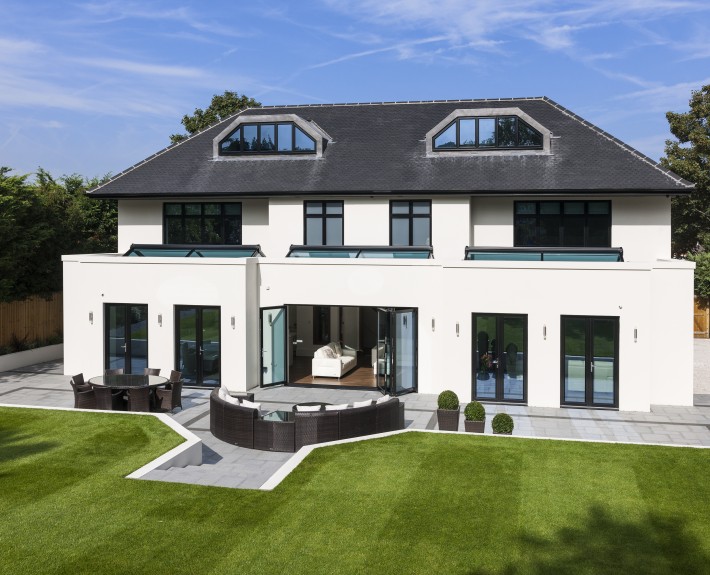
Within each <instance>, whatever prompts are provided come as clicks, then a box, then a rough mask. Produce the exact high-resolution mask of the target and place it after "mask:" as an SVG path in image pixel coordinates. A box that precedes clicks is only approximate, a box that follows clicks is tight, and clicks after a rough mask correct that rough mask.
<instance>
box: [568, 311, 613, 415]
mask: <svg viewBox="0 0 710 575" xmlns="http://www.w3.org/2000/svg"><path fill="white" fill-rule="evenodd" d="M561 380H562V384H561V397H560V402H561V403H562V404H564V405H577V406H589V407H619V318H618V317H588V316H562V366H561Z"/></svg>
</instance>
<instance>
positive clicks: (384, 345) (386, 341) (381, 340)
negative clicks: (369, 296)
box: [375, 309, 392, 394]
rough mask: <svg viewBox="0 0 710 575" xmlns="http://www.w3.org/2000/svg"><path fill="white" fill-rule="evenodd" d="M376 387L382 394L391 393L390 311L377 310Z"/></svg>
mask: <svg viewBox="0 0 710 575" xmlns="http://www.w3.org/2000/svg"><path fill="white" fill-rule="evenodd" d="M375 374H376V378H377V387H378V388H379V389H380V391H381V392H382V393H385V394H388V393H390V391H391V389H392V388H391V374H392V339H391V337H390V311H389V310H387V309H378V310H377V365H376V366H375Z"/></svg>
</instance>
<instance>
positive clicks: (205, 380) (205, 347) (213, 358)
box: [197, 307, 220, 386]
mask: <svg viewBox="0 0 710 575" xmlns="http://www.w3.org/2000/svg"><path fill="white" fill-rule="evenodd" d="M200 312H201V315H202V317H201V320H202V321H201V324H202V325H201V333H200V335H201V336H202V340H201V342H200V343H201V345H200V349H198V350H197V351H198V354H199V355H200V356H201V359H202V361H201V362H200V363H201V365H202V381H201V384H202V385H210V386H219V385H220V331H219V309H218V308H214V307H208V308H202V309H201V310H200Z"/></svg>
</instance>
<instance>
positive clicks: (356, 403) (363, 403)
mask: <svg viewBox="0 0 710 575" xmlns="http://www.w3.org/2000/svg"><path fill="white" fill-rule="evenodd" d="M370 405H372V400H371V399H365V400H363V401H353V407H369V406H370Z"/></svg>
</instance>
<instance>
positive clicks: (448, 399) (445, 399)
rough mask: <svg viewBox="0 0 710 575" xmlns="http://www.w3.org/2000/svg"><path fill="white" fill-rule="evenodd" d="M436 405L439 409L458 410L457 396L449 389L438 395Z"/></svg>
mask: <svg viewBox="0 0 710 575" xmlns="http://www.w3.org/2000/svg"><path fill="white" fill-rule="evenodd" d="M438 405H439V409H458V408H459V396H458V395H456V394H455V393H454V392H453V391H451V390H449V389H447V390H446V391H442V392H441V393H440V394H439V399H438Z"/></svg>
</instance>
